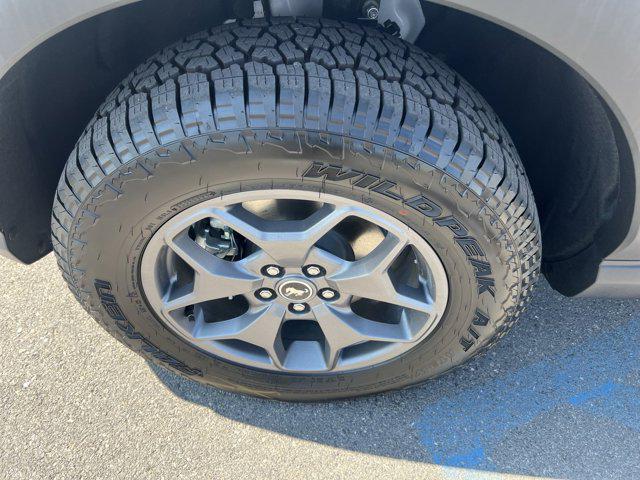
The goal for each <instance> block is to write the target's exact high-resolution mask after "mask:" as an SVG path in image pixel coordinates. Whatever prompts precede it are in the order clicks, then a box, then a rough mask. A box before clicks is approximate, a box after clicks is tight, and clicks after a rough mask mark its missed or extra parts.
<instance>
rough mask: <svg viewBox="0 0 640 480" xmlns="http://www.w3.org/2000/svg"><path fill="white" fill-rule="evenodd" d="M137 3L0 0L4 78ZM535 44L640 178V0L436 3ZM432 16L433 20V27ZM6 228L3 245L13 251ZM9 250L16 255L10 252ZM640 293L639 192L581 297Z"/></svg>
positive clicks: (0, 62)
mask: <svg viewBox="0 0 640 480" xmlns="http://www.w3.org/2000/svg"><path fill="white" fill-rule="evenodd" d="M135 1H137V0H56V1H55V2H51V1H49V0H0V19H2V28H0V78H1V77H2V76H3V75H5V74H6V73H7V71H8V70H9V69H10V68H11V67H12V66H13V65H14V64H15V63H16V62H18V61H19V60H20V59H21V58H22V57H23V56H24V55H26V54H27V53H28V52H29V51H31V50H32V49H33V48H35V47H36V46H37V45H39V44H40V43H42V42H44V41H45V40H46V39H47V38H49V37H51V36H53V35H55V34H56V33H58V32H60V31H62V30H64V29H65V28H68V27H69V26H71V25H73V24H76V23H78V22H81V21H82V20H84V19H87V18H90V17H92V16H94V15H97V14H99V13H102V12H104V11H107V10H110V9H113V8H117V7H119V6H122V5H125V4H128V3H134V2H135ZM433 2H434V3H439V4H442V5H446V6H450V7H453V8H457V9H460V10H463V11H466V12H469V13H472V14H474V15H477V16H479V17H482V18H485V19H487V20H490V21H492V22H495V23H497V24H499V25H502V26H504V27H506V28H508V29H510V30H513V31H515V32H516V33H519V34H521V35H523V36H524V37H526V38H528V39H530V40H532V41H534V42H535V43H537V44H539V45H540V46H542V47H543V48H545V49H547V50H549V51H550V52H552V53H554V54H555V55H557V56H558V57H559V58H561V59H563V60H564V61H565V62H567V63H568V64H569V65H571V66H572V67H573V68H574V69H575V70H576V71H578V72H579V73H580V74H582V76H583V77H584V78H585V79H586V80H587V81H589V83H590V84H591V85H592V86H593V87H594V88H595V90H596V91H598V93H599V94H600V95H601V96H602V97H603V98H604V99H605V101H606V102H607V103H608V105H609V107H610V108H611V110H612V111H613V112H614V114H615V115H616V117H617V119H618V121H619V123H620V125H621V126H622V129H623V131H624V133H625V135H626V137H627V140H628V143H629V147H630V150H631V154H632V156H633V160H634V165H635V173H636V182H638V181H639V179H640V151H639V149H638V144H639V138H640V95H638V92H639V91H640V55H638V54H637V52H638V48H639V47H638V46H639V45H640V2H636V1H631V0H607V1H602V0H528V1H518V2H514V1H513V0H433ZM426 28H429V19H428V18H427V27H426ZM1 235H2V234H1V233H0V250H2V249H3V248H4V250H6V244H5V242H4V238H3V237H1ZM9 255H10V254H9ZM620 294H623V295H627V296H640V196H637V197H636V204H635V205H634V215H633V219H632V223H631V226H630V230H629V233H628V234H627V237H626V238H625V240H624V241H623V243H622V244H621V245H620V246H619V247H618V248H617V249H616V251H614V252H613V253H612V254H611V255H609V257H607V258H606V259H605V260H604V261H603V262H602V264H601V266H600V272H599V275H598V278H597V281H596V283H595V284H594V285H593V286H591V287H590V288H589V289H588V290H587V291H585V292H583V294H582V295H615V296H618V295H620Z"/></svg>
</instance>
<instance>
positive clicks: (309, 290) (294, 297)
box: [278, 278, 315, 302]
mask: <svg viewBox="0 0 640 480" xmlns="http://www.w3.org/2000/svg"><path fill="white" fill-rule="evenodd" d="M314 293H315V289H314V288H313V284H312V283H310V282H307V281H306V280H301V279H297V278H296V279H291V280H284V281H282V282H280V284H279V285H278V294H279V295H280V296H281V297H283V298H286V299H287V300H289V301H290V302H306V301H307V300H309V299H310V298H311V297H313V295H314Z"/></svg>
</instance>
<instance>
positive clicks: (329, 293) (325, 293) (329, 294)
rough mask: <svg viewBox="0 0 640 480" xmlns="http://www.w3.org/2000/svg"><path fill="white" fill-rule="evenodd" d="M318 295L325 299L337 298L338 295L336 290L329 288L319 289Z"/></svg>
mask: <svg viewBox="0 0 640 480" xmlns="http://www.w3.org/2000/svg"><path fill="white" fill-rule="evenodd" d="M318 295H320V297H322V298H324V299H325V300H337V299H338V297H339V296H340V295H338V292H336V291H335V290H331V289H330V288H325V289H324V290H320V291H319V292H318Z"/></svg>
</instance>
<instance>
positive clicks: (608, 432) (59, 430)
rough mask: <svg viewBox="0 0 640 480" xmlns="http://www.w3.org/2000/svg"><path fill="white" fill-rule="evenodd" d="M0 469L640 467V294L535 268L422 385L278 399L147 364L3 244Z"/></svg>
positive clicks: (311, 474) (450, 471) (178, 471)
mask: <svg viewBox="0 0 640 480" xmlns="http://www.w3.org/2000/svg"><path fill="white" fill-rule="evenodd" d="M0 328H1V333H0V478H6V479H12V480H13V479H22V478H24V479H39V478H74V479H75V478H91V479H94V478H127V479H129V478H153V479H161V478H167V479H173V478H207V479H210V478H215V479H240V478H260V479H264V478H278V479H280V478H304V479H313V478H345V479H347V478H348V479H357V478H393V479H394V480H396V479H402V478H424V479H432V478H433V479H440V478H443V479H457V478H464V479H466V478H474V479H475V478H483V479H484V478H522V477H525V476H533V477H552V478H570V479H580V480H587V479H591V478H593V479H607V478H614V479H620V478H625V479H627V478H640V301H639V300H603V299H567V298H563V297H562V296H560V295H559V294H557V293H555V292H554V291H552V290H551V288H550V287H549V286H548V285H547V284H546V283H544V282H541V283H540V285H539V288H538V290H537V291H536V293H535V298H534V301H533V302H532V304H531V305H530V307H529V309H528V311H527V313H526V314H525V315H524V317H523V318H522V319H521V321H520V322H519V324H518V325H516V326H515V327H514V329H513V330H512V332H511V333H510V334H509V335H508V336H507V337H505V338H504V339H503V340H502V341H501V342H500V343H499V344H498V345H497V346H496V347H495V348H494V349H493V350H492V351H490V352H489V353H487V354H486V355H484V356H483V357H481V358H479V359H476V360H475V361H472V362H471V363H469V364H468V365H467V366H465V367H463V368H461V369H459V370H457V371H456V372H454V373H452V374H449V375H446V376H444V377H442V378H440V379H437V380H435V381H432V382H429V383H427V384H426V385H423V386H420V387H416V388H412V389H408V390H404V391H401V392H395V393H390V394H384V395H378V396H374V397H368V398H364V399H356V400H350V401H340V402H333V403H322V404H287V403H281V402H274V401H267V400H260V399H254V398H250V397H246V396H240V395H235V394H231V393H225V392H222V391H219V390H215V389H212V388H206V387H202V386H200V385H198V384H196V383H194V382H192V381H189V380H186V379H183V378H179V377H177V376H175V375H173V374H171V373H168V372H165V371H164V370H161V369H158V368H156V367H150V366H149V365H147V363H146V362H145V361H144V360H143V359H142V358H140V357H138V356H137V355H135V354H133V353H132V352H130V351H129V350H128V349H126V348H125V347H124V346H122V345H121V344H120V343H118V342H117V341H116V340H114V339H113V338H112V337H111V336H109V335H108V334H107V333H106V332H104V331H103V330H102V329H101V328H100V327H99V326H98V325H97V324H96V323H95V322H94V321H93V320H92V319H91V318H90V317H89V316H88V315H87V314H86V313H85V312H84V310H83V309H82V308H81V307H80V306H79V305H77V304H76V301H75V299H74V298H73V296H72V295H71V293H70V292H69V291H68V290H67V288H66V286H65V284H64V282H63V280H62V278H61V277H60V275H59V273H58V270H57V267H56V265H55V261H54V259H53V257H52V256H48V257H46V258H45V259H43V260H41V261H40V262H38V263H36V264H35V265H32V266H30V267H27V266H23V265H18V264H13V263H11V262H10V261H8V260H5V259H2V258H0Z"/></svg>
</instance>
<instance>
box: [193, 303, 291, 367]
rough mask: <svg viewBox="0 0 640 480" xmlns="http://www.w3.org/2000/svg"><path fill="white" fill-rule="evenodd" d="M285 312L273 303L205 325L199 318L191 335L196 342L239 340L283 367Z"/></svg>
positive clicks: (280, 306)
mask: <svg viewBox="0 0 640 480" xmlns="http://www.w3.org/2000/svg"><path fill="white" fill-rule="evenodd" d="M285 312H286V309H285V308H284V307H283V306H282V305H280V304H278V303H274V304H271V305H268V306H266V307H262V308H260V309H255V310H250V311H248V312H247V313H245V314H243V315H240V316H239V317H236V318H232V319H230V320H223V321H220V322H212V323H206V322H205V321H204V319H203V317H202V316H201V315H200V316H198V317H197V318H196V325H195V327H194V329H193V331H192V333H191V334H192V335H193V337H194V338H196V339H197V340H201V341H202V340H242V341H244V342H247V343H250V344H252V345H255V346H258V347H261V348H263V349H264V350H265V351H266V352H267V353H268V354H269V357H270V358H271V360H272V361H273V363H274V364H275V365H276V366H278V367H279V368H282V363H283V362H284V355H285V351H284V346H283V344H282V338H281V336H280V326H281V325H282V320H283V318H284V315H285Z"/></svg>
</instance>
